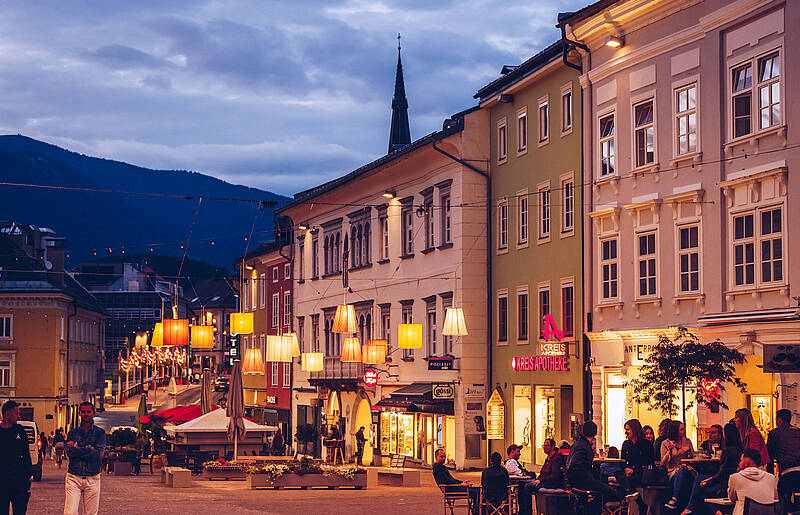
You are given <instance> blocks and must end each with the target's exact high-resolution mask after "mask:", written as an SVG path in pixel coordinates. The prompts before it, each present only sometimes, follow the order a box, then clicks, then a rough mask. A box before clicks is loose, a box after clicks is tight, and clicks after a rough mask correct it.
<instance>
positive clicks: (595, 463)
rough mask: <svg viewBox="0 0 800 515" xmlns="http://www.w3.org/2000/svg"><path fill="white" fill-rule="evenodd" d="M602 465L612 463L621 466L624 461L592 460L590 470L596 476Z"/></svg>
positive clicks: (618, 459)
mask: <svg viewBox="0 0 800 515" xmlns="http://www.w3.org/2000/svg"><path fill="white" fill-rule="evenodd" d="M603 463H612V464H615V465H619V466H622V465H624V464H625V460H623V459H621V458H595V459H594V460H592V469H593V470H594V473H595V474H596V475H598V476H599V475H600V465H601V464H603Z"/></svg>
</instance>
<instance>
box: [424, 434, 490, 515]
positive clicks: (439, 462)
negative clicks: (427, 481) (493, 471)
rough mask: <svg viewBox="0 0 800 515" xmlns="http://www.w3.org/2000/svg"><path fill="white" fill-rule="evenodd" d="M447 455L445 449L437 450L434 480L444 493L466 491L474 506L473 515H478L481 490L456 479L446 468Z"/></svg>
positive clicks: (467, 482)
mask: <svg viewBox="0 0 800 515" xmlns="http://www.w3.org/2000/svg"><path fill="white" fill-rule="evenodd" d="M446 457H447V455H446V453H445V452H444V449H437V450H436V454H435V455H434V459H435V460H436V461H435V462H434V464H433V479H434V480H435V481H436V485H437V486H439V488H442V491H444V492H447V493H449V492H455V491H462V492H463V491H466V492H468V493H469V499H470V503H471V504H472V513H473V515H478V511H479V510H480V506H478V497H479V496H480V492H481V489H480V488H477V487H473V486H471V485H470V483H469V481H459V480H458V479H456V478H454V477H453V476H452V475H451V474H450V471H449V470H447V467H445V466H444V462H445V460H446Z"/></svg>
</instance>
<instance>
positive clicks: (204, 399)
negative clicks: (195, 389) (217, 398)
mask: <svg viewBox="0 0 800 515" xmlns="http://www.w3.org/2000/svg"><path fill="white" fill-rule="evenodd" d="M200 411H202V412H203V415H205V414H206V413H208V412H209V411H211V371H210V370H203V379H202V381H201V383H200Z"/></svg>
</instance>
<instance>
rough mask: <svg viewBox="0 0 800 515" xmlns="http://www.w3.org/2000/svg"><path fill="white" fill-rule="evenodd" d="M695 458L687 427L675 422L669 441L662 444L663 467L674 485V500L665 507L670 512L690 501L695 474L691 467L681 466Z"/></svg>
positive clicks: (668, 436)
mask: <svg viewBox="0 0 800 515" xmlns="http://www.w3.org/2000/svg"><path fill="white" fill-rule="evenodd" d="M693 456H694V447H693V446H692V442H691V441H690V440H689V439H688V438H686V426H685V425H684V424H683V422H678V421H677V420H673V421H672V422H671V423H670V425H669V432H668V433H667V439H666V440H664V441H663V442H662V443H661V466H662V467H666V469H667V475H668V476H669V480H670V483H671V484H672V498H670V500H669V501H667V503H666V504H665V505H664V506H665V507H666V508H669V509H670V510H675V509H677V508H678V507H679V506H684V505H685V504H686V502H687V501H688V499H689V493H690V492H691V487H692V483H693V482H694V473H693V470H692V468H691V467H689V466H685V465H682V464H681V460H683V459H691V458H692V457H693Z"/></svg>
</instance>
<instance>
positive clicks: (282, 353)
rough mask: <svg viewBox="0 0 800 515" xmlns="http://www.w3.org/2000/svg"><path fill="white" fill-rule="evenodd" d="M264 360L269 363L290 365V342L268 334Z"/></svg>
mask: <svg viewBox="0 0 800 515" xmlns="http://www.w3.org/2000/svg"><path fill="white" fill-rule="evenodd" d="M266 360H267V361H269V362H283V363H291V362H292V348H291V340H290V339H285V338H283V337H282V336H277V335H275V334H268V335H267V356H266Z"/></svg>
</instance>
